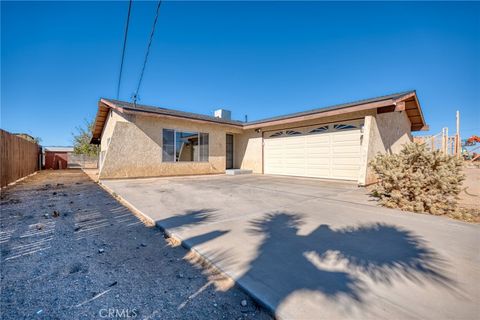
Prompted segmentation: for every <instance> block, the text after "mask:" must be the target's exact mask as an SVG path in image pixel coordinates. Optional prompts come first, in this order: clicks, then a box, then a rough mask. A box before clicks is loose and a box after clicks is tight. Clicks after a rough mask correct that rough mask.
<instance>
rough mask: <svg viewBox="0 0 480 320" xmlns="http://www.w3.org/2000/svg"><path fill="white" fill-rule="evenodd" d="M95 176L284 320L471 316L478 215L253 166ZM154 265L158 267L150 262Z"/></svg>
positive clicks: (478, 262)
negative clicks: (440, 211)
mask: <svg viewBox="0 0 480 320" xmlns="http://www.w3.org/2000/svg"><path fill="white" fill-rule="evenodd" d="M102 183H103V184H104V185H105V186H106V187H107V188H110V189H111V190H112V191H114V192H115V193H117V194H118V195H120V196H121V197H122V198H123V199H125V200H126V201H127V202H129V203H130V204H131V205H132V206H134V207H135V208H136V209H138V210H140V211H141V212H142V213H144V214H145V215H148V216H149V217H151V218H152V219H154V220H155V221H156V223H157V225H159V226H160V227H162V228H165V229H166V230H167V231H168V232H170V233H171V234H172V235H174V236H175V237H177V238H179V239H181V240H182V241H183V244H184V245H185V246H187V247H189V248H192V249H193V250H195V251H197V252H198V253H199V254H201V255H202V256H203V257H205V258H206V259H208V260H210V261H211V262H213V263H214V264H215V265H216V266H217V267H218V268H220V269H222V270H223V271H224V272H225V273H227V274H228V275H229V276H230V277H232V278H233V279H235V280H236V281H237V282H238V284H239V285H240V286H242V287H243V288H244V289H245V290H247V291H248V292H249V293H250V294H251V295H252V296H253V297H254V298H256V299H257V300H258V301H260V302H261V303H262V304H264V305H265V306H266V307H268V308H270V309H271V310H273V311H274V312H275V314H276V316H278V317H279V318H282V319H318V318H323V319H340V318H358V319H366V318H370V319H372V318H389V319H407V318H409V319H446V318H456V319H474V318H478V315H479V314H480V308H479V303H480V290H479V289H478V288H479V286H478V283H480V252H479V240H480V226H479V225H474V224H467V223H463V222H458V221H454V220H450V219H448V218H443V217H434V216H427V215H419V214H413V213H405V212H401V211H397V210H391V209H385V208H379V207H376V206H375V203H374V202H372V201H370V200H369V198H368V196H366V195H365V190H364V189H361V188H357V187H356V186H355V185H352V184H350V183H342V182H325V181H320V180H315V179H303V178H287V177H273V176H262V175H244V176H223V175H221V176H202V177H177V178H155V179H136V180H134V179H132V180H109V181H102ZM159 272H161V270H159Z"/></svg>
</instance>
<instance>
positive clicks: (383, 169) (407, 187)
mask: <svg viewBox="0 0 480 320" xmlns="http://www.w3.org/2000/svg"><path fill="white" fill-rule="evenodd" d="M370 166H371V167H372V169H373V171H374V172H375V173H376V175H377V177H378V179H379V181H378V183H377V184H376V185H374V187H373V190H372V195H373V196H375V197H377V198H379V202H380V204H382V205H383V206H386V207H389V208H399V209H402V210H408V211H414V212H427V213H431V214H435V215H443V214H450V213H453V212H455V211H456V207H457V199H458V194H459V193H460V191H461V184H462V181H463V179H464V175H463V173H462V171H461V169H462V160H460V159H457V158H456V157H454V156H449V155H444V154H442V153H441V152H439V151H433V152H432V151H429V150H427V149H426V148H425V146H424V145H420V144H417V143H409V144H406V145H405V146H404V148H403V149H402V151H401V152H400V153H398V154H379V155H377V156H376V157H375V159H373V161H372V162H371V163H370Z"/></svg>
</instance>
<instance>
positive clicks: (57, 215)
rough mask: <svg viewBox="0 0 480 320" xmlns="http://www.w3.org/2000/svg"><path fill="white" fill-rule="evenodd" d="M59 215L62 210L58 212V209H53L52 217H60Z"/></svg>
mask: <svg viewBox="0 0 480 320" xmlns="http://www.w3.org/2000/svg"><path fill="white" fill-rule="evenodd" d="M59 216H60V212H58V211H57V210H53V214H52V217H54V218H56V217H59Z"/></svg>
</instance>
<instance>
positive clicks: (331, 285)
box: [238, 212, 456, 309]
mask: <svg viewBox="0 0 480 320" xmlns="http://www.w3.org/2000/svg"><path fill="white" fill-rule="evenodd" d="M301 224H302V220H301V217H300V216H299V215H297V214H292V213H288V212H275V213H271V214H268V215H267V216H266V217H265V218H263V219H259V220H254V221H252V222H251V225H252V228H251V229H250V230H249V232H250V233H251V234H255V235H261V236H262V237H263V241H262V243H261V244H260V246H259V247H258V253H257V256H256V258H255V259H254V260H253V261H252V262H251V263H250V265H249V270H248V271H247V272H246V273H245V274H244V275H243V276H242V278H241V279H239V280H238V281H239V283H243V284H244V286H248V287H251V288H254V289H256V290H270V291H272V292H273V293H272V294H271V295H269V297H268V299H270V301H269V304H270V307H273V308H274V309H276V308H277V307H278V306H279V304H280V303H281V302H282V301H283V300H285V299H286V298H287V297H288V296H289V295H290V294H292V293H294V292H295V291H299V290H302V291H305V290H306V291H315V292H319V293H322V294H323V295H324V296H325V297H327V298H328V299H332V300H339V299H343V298H348V299H349V300H350V301H351V302H353V303H357V304H361V303H363V302H364V300H365V299H364V295H365V294H366V290H367V289H368V288H367V286H366V284H365V282H364V281H362V278H363V279H365V278H364V277H365V276H366V277H368V278H369V279H371V280H373V281H375V282H381V283H384V284H387V285H392V284H393V280H397V281H401V280H405V279H408V280H410V281H413V282H414V283H417V284H422V283H424V282H426V281H428V282H430V283H434V284H437V285H441V286H444V287H446V288H450V289H453V288H454V287H455V285H456V284H455V282H454V281H453V280H452V279H450V278H449V277H448V276H447V275H446V267H447V264H446V262H445V261H444V260H443V259H442V258H440V257H439V255H438V254H437V253H436V252H434V251H433V250H432V249H430V248H428V247H427V245H426V243H425V241H424V240H422V239H421V238H420V237H419V236H417V235H415V234H413V233H412V232H411V231H408V230H405V229H402V228H399V227H396V226H393V225H387V224H380V223H374V224H365V225H360V226H354V227H347V228H341V229H332V228H331V227H330V226H328V225H320V226H319V227H317V228H316V229H315V230H313V231H312V232H311V233H309V234H307V235H301V234H299V229H300V226H301ZM311 255H314V256H315V257H316V259H315V261H316V262H317V263H314V262H312V259H309V258H308V257H309V256H311ZM326 265H328V267H327V266H326Z"/></svg>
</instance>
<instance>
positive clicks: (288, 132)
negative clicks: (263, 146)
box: [270, 130, 302, 138]
mask: <svg viewBox="0 0 480 320" xmlns="http://www.w3.org/2000/svg"><path fill="white" fill-rule="evenodd" d="M299 134H302V133H301V132H300V131H295V130H286V131H278V132H275V133H273V134H271V135H270V138H274V137H282V136H297V135H299Z"/></svg>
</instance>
